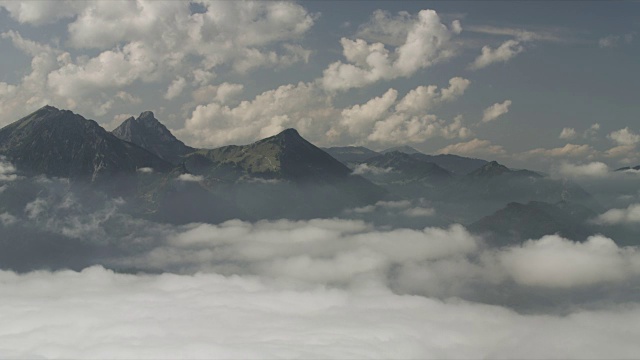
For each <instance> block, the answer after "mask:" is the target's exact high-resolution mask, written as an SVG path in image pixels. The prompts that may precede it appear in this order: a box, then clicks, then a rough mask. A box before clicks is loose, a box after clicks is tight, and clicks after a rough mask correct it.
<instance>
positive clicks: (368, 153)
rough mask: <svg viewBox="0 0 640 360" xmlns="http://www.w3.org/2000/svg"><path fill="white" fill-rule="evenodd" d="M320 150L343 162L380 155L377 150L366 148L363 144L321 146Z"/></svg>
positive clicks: (362, 159)
mask: <svg viewBox="0 0 640 360" xmlns="http://www.w3.org/2000/svg"><path fill="white" fill-rule="evenodd" d="M322 150H324V151H326V152H327V154H329V155H331V156H332V157H333V158H335V159H336V160H338V161H340V162H342V163H343V164H348V163H357V162H363V161H366V160H368V159H370V158H372V157H374V156H378V155H380V153H379V152H375V151H373V150H371V149H367V148H366V147H364V146H336V147H330V148H322Z"/></svg>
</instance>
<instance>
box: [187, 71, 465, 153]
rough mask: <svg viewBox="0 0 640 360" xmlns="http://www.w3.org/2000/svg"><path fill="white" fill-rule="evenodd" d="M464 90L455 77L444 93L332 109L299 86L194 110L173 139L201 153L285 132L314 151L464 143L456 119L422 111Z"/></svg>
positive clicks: (389, 94)
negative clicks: (302, 139) (435, 139)
mask: <svg viewBox="0 0 640 360" xmlns="http://www.w3.org/2000/svg"><path fill="white" fill-rule="evenodd" d="M468 86H469V81H468V80H466V79H463V78H459V77H455V78H452V79H451V80H449V86H448V87H446V88H443V89H441V90H438V87H437V86H435V85H430V86H419V87H417V88H415V89H413V90H410V91H409V92H408V93H407V94H406V95H405V96H404V97H402V98H401V99H400V100H398V91H397V90H395V89H393V88H391V89H388V90H387V91H385V92H384V93H383V94H382V95H380V96H377V97H374V98H371V99H369V100H367V101H365V102H364V103H362V104H356V105H352V106H348V107H345V108H342V109H341V108H337V107H336V106H335V105H334V100H335V96H334V95H332V94H328V93H326V92H324V91H323V90H322V89H321V88H319V87H318V85H316V84H315V83H313V82H311V83H303V82H300V83H298V84H289V85H283V86H280V87H278V88H277V89H273V90H268V91H265V92H263V93H261V94H259V95H257V96H256V97H255V98H254V99H252V100H245V101H242V102H240V103H239V104H237V105H235V106H234V105H233V104H222V103H219V102H218V101H215V102H209V103H208V104H205V105H198V106H196V108H195V110H194V111H193V112H192V113H191V116H190V117H189V118H188V119H187V120H186V123H185V127H184V128H183V129H180V130H178V131H177V132H176V135H178V136H180V137H182V138H185V139H190V141H188V142H190V143H192V144H194V145H196V146H202V147H211V146H222V145H228V144H238V143H249V142H252V141H256V140H258V139H260V138H263V137H267V136H271V135H275V134H277V133H279V132H280V131H282V130H284V129H286V128H291V127H292V128H296V129H297V130H298V131H299V132H300V133H301V134H302V136H304V137H305V138H306V139H308V140H309V141H311V142H313V143H315V144H319V145H329V144H373V145H380V144H385V145H387V144H391V143H406V142H407V141H409V142H421V141H424V140H426V139H428V138H433V137H444V138H447V139H453V138H467V137H469V136H471V131H470V130H469V129H468V128H467V127H465V126H464V125H463V122H462V117H456V118H454V119H453V120H452V121H446V120H443V119H439V118H438V117H437V116H435V115H433V114H429V113H427V111H429V110H430V109H431V108H433V107H435V106H436V105H439V104H442V103H445V102H450V101H453V100H455V99H456V98H457V97H459V96H462V94H463V93H464V91H465V89H466V88H467V87H468ZM238 90H240V89H238ZM220 91H221V90H220V89H218V88H215V87H213V86H207V87H204V88H202V89H200V90H196V91H194V93H193V96H194V98H196V99H197V101H200V100H205V99H206V98H211V97H212V96H213V94H214V93H215V94H218V95H219V93H220ZM216 96H217V95H216Z"/></svg>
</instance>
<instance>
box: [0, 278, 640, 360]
mask: <svg viewBox="0 0 640 360" xmlns="http://www.w3.org/2000/svg"><path fill="white" fill-rule="evenodd" d="M0 283H1V284H2V286H1V287H0V295H1V296H2V298H3V306H2V308H0V316H2V319H3V321H2V324H0V352H1V353H2V354H3V356H7V357H10V358H19V357H27V358H34V357H47V358H84V359H89V358H111V359H123V358H132V357H138V358H194V359H195V358H207V359H211V358H225V359H229V358H245V359H246V358H340V359H345V358H358V359H362V358H420V359H425V358H443V357H446V358H471V357H473V358H547V357H553V358H558V357H561V358H568V357H570V358H620V359H621V358H635V357H636V356H637V354H638V352H640V345H638V343H637V342H636V341H629V339H635V338H637V337H638V336H640V326H639V325H638V324H640V308H639V307H638V306H637V305H629V306H624V307H614V308H610V309H601V310H590V311H588V310H583V311H576V312H575V313H572V314H570V315H568V316H562V317H560V316H537V315H535V316H534V315H519V314H517V313H514V312H512V311H510V310H507V309H505V308H502V307H498V306H488V305H481V304H477V303H467V302H463V301H459V300H448V301H439V300H434V299H429V298H424V297H416V296H401V295H396V294H394V293H391V292H389V291H388V290H387V289H386V288H384V287H380V286H379V285H378V284H375V283H369V284H367V283H363V284H362V286H361V287H360V288H358V289H354V290H341V289H330V288H326V287H322V286H298V287H288V286H282V285H281V284H278V283H274V282H267V281H264V280H260V279H257V278H252V277H238V276H231V277H225V276H221V275H217V274H195V275H171V274H162V275H123V274H116V273H113V272H112V271H109V270H105V269H104V268H102V267H99V266H98V267H92V268H87V269H85V270H83V271H82V272H71V271H62V272H56V273H49V272H34V273H29V274H25V275H16V274H14V273H12V272H6V271H3V272H0Z"/></svg>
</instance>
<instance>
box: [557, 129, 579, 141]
mask: <svg viewBox="0 0 640 360" xmlns="http://www.w3.org/2000/svg"><path fill="white" fill-rule="evenodd" d="M574 137H576V129H574V128H563V129H562V131H561V132H560V136H559V138H560V139H573V138H574Z"/></svg>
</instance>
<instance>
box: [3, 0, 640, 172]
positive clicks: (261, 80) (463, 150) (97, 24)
mask: <svg viewBox="0 0 640 360" xmlns="http://www.w3.org/2000/svg"><path fill="white" fill-rule="evenodd" d="M116 4H117V5H116ZM639 7H640V5H638V3H634V2H585V3H582V2H581V3H576V2H568V1H567V2H527V1H518V2H496V1H486V2H485V1H469V2H467V1H454V2H423V1H408V2H405V1H393V2H391V1H373V2H366V1H300V2H284V3H283V2H276V1H267V2H242V1H223V2H192V3H188V2H178V1H172V2H157V1H154V2H147V1H132V2H125V3H115V2H112V1H109V2H102V3H100V2H80V1H60V2H56V3H55V5H54V4H53V3H51V2H40V1H28V2H15V1H6V2H0V34H1V35H0V54H2V55H1V56H2V61H1V63H0V125H6V124H9V123H11V122H13V121H15V120H18V119H19V118H21V117H23V116H25V115H27V114H28V113H30V112H31V111H33V110H35V109H37V108H39V107H41V106H43V105H45V104H50V105H53V106H56V107H59V108H64V109H70V110H72V111H74V112H76V113H79V114H81V115H83V116H85V117H87V118H90V119H94V120H96V121H98V123H100V124H101V125H103V126H104V127H105V128H107V129H108V130H111V129H113V128H115V127H116V126H117V125H118V124H119V123H120V122H121V121H122V120H124V119H125V118H127V117H129V116H131V115H137V114H139V113H141V112H142V111H145V110H151V111H154V113H155V114H156V117H157V118H158V119H159V120H160V121H162V122H163V123H165V124H166V125H167V126H168V127H169V128H170V129H171V130H172V131H173V132H174V134H175V135H176V136H177V137H178V138H180V139H181V140H183V141H184V142H185V143H187V144H189V145H192V146H196V147H206V148H211V147H218V146H223V145H228V144H245V143H250V142H252V141H255V140H258V139H260V138H263V137H266V136H270V135H274V134H276V133H277V132H279V131H281V130H283V129H285V128H290V127H293V128H296V129H298V131H299V132H300V133H301V135H302V136H304V137H305V138H307V139H308V140H310V141H311V142H313V143H315V144H317V145H319V146H345V145H362V146H367V147H370V148H372V149H374V150H381V149H384V148H388V147H392V146H397V145H405V144H406V145H411V146H413V147H415V148H417V149H419V150H421V151H424V152H426V153H455V154H460V155H465V156H472V157H479V158H485V159H496V160H499V161H500V162H503V163H505V164H507V165H510V166H514V167H528V168H532V169H537V170H544V171H548V170H550V169H558V168H560V167H562V166H567V165H572V166H581V165H589V164H601V165H599V166H606V167H607V169H615V168H617V167H621V166H627V165H637V164H640V155H639V153H638V144H639V143H640V135H639V134H640V125H639V124H640V121H639V119H638V114H639V113H640V104H639V103H638V102H637V99H636V98H637V94H638V92H639V90H640V89H639V88H640V72H638V71H637V59H638V58H639V57H640V39H639V37H640V19H639V16H640V15H638V14H639V13H640V11H638V10H640V9H639Z"/></svg>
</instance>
